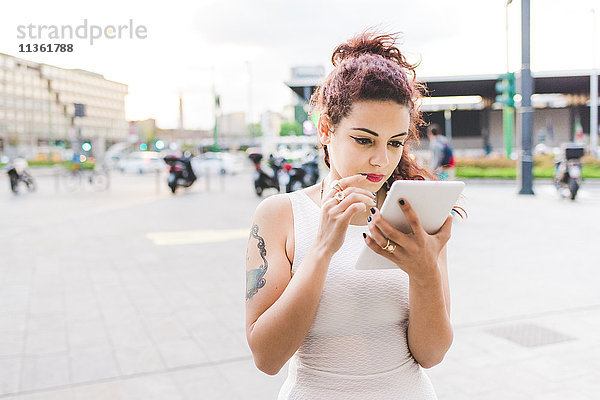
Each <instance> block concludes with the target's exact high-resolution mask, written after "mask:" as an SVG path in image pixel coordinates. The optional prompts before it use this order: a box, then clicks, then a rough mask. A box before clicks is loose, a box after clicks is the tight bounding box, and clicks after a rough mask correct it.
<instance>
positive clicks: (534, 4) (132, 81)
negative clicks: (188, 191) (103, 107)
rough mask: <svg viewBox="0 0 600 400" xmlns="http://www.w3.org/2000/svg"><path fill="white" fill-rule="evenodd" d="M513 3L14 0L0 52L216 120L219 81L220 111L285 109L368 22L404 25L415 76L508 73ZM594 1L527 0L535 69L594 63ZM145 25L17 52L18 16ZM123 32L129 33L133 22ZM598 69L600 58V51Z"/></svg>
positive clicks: (164, 122) (138, 102)
mask: <svg viewBox="0 0 600 400" xmlns="http://www.w3.org/2000/svg"><path fill="white" fill-rule="evenodd" d="M505 2H506V1H505V0H456V1H452V2H450V1H443V0H429V1H411V2H406V1H398V0H395V1H378V0H371V1H368V2H365V1H359V0H343V1H341V0H329V1H328V0H322V1H316V0H303V1H295V2H292V1H284V0H279V1H277V0H251V1H249V0H218V1H217V0H198V1H182V0H170V1H168V2H157V3H151V2H148V1H137V0H136V1H127V2H125V1H123V0H120V1H117V0H103V1H101V2H94V3H92V2H83V1H80V0H79V1H72V0H54V1H41V0H30V1H23V2H17V1H10V7H3V8H4V9H3V12H2V14H0V52H2V53H6V54H10V55H13V56H17V57H20V58H25V59H28V60H32V61H35V62H42V63H46V64H51V65H55V66H58V67H62V68H79V69H85V70H89V71H93V72H96V73H99V74H102V75H104V77H105V78H107V79H110V80H114V81H118V82H122V83H125V84H127V85H128V86H129V94H128V95H127V98H126V116H127V118H128V119H132V120H137V119H146V118H155V119H156V120H157V124H158V126H160V127H161V128H175V127H177V125H178V118H179V117H178V114H179V111H178V98H179V96H180V95H181V96H182V98H183V102H184V127H185V128H187V129H209V128H211V127H212V124H213V108H212V91H213V87H214V88H215V90H216V92H217V93H219V95H220V98H221V107H222V112H224V113H229V112H247V113H248V112H249V115H250V118H249V120H250V121H254V122H258V120H259V118H260V117H259V116H260V114H261V113H262V112H264V111H267V110H270V111H275V112H280V111H282V110H283V109H284V108H285V107H286V106H288V105H290V104H291V103H292V92H291V90H290V89H289V88H288V87H287V86H285V84H284V82H285V81H286V80H288V79H289V78H290V73H291V71H290V69H291V67H292V66H300V65H322V66H324V67H325V68H326V71H327V72H329V71H330V70H331V69H332V66H331V61H330V59H331V53H332V51H333V49H334V48H335V47H336V46H337V45H338V44H340V43H342V42H344V41H345V40H347V39H349V38H350V37H352V36H353V35H355V34H357V33H360V32H361V31H363V30H365V29H366V28H369V27H376V28H378V29H379V30H381V31H383V32H399V33H400V41H399V47H400V49H401V51H402V52H403V53H404V54H405V55H406V57H407V58H408V60H409V61H411V62H419V61H420V63H421V64H420V66H419V68H418V69H417V76H418V77H419V76H422V77H431V76H453V75H484V74H495V73H502V72H504V71H505V70H506V47H505V46H506V31H505ZM593 6H594V2H593V1H591V0H571V1H569V2H564V1H558V0H531V69H532V70H533V71H557V70H580V69H590V68H593V65H594V56H593V54H592V51H591V49H592V45H591V43H592V37H593V36H594V35H593V22H594V21H595V24H596V26H597V28H596V35H595V37H596V48H597V47H599V45H598V44H600V40H598V39H597V38H599V37H600V28H598V25H600V24H598V22H600V5H595V8H596V11H595V13H594V12H592V8H593ZM520 8H521V2H520V0H514V1H513V2H512V4H511V5H510V6H509V7H508V10H509V11H508V23H509V35H508V42H509V48H510V50H509V69H510V70H512V71H517V70H518V69H519V68H520V62H521V61H520V55H521V50H520V40H521V36H520V24H521V20H520ZM85 19H87V21H88V26H89V25H97V26H100V27H102V28H105V27H106V26H108V25H125V24H129V21H130V20H132V21H133V26H134V27H137V26H143V27H144V28H145V29H146V32H147V35H146V37H145V38H133V39H131V38H129V36H127V37H123V38H121V39H106V38H103V39H98V40H97V41H95V42H94V43H93V44H90V43H89V42H90V40H89V38H88V39H78V38H75V39H65V40H58V39H52V40H50V39H48V40H45V42H49V43H72V44H73V45H74V48H73V52H72V53H19V45H20V44H28V43H31V44H32V43H42V42H43V41H40V40H36V39H31V38H28V37H26V38H18V30H17V27H18V26H19V25H24V26H28V25H29V24H34V25H57V26H60V25H70V26H73V27H74V28H75V27H77V26H80V25H82V24H83V23H84V20H85ZM125 33H127V31H125ZM596 66H597V67H600V55H596Z"/></svg>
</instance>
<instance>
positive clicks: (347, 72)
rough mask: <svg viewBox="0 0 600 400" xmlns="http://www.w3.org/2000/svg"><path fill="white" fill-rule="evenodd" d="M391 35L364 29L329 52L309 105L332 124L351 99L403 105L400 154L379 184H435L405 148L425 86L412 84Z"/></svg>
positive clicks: (411, 69) (413, 138) (414, 133)
mask: <svg viewBox="0 0 600 400" xmlns="http://www.w3.org/2000/svg"><path fill="white" fill-rule="evenodd" d="M396 37H397V34H381V35H377V34H376V33H375V32H371V31H365V32H363V33H361V34H359V35H357V36H355V37H353V38H351V39H350V40H348V41H347V42H346V43H343V44H341V45H339V46H337V47H336V48H335V50H334V51H333V55H332V57H331V62H332V63H333V66H334V67H335V68H334V69H333V71H331V73H330V74H329V75H328V76H327V77H326V78H325V80H324V81H323V84H321V85H320V86H318V87H317V89H316V90H315V92H314V93H313V95H312V98H311V100H310V104H311V106H312V107H313V111H315V112H319V113H320V114H321V115H324V116H326V117H327V118H328V119H329V120H330V121H331V123H332V124H333V125H334V126H335V125H337V124H338V123H339V122H340V121H341V120H342V118H344V117H346V116H348V114H350V111H351V109H352V105H353V104H354V103H355V102H357V101H365V100H366V101H368V100H376V101H394V102H396V103H398V104H400V105H403V106H406V107H407V108H408V110H409V113H410V124H409V129H408V135H407V138H406V142H405V146H404V153H403V154H402V158H400V162H399V163H398V166H397V167H396V169H395V170H394V172H393V173H392V175H391V176H390V177H389V179H388V180H387V182H386V183H385V184H384V187H385V190H389V188H390V187H391V185H392V183H393V182H394V181H395V180H398V179H404V180H425V179H431V180H436V178H435V177H433V175H431V174H430V173H429V172H428V171H426V170H425V169H423V168H421V167H420V166H419V165H418V164H417V163H416V161H415V160H414V157H412V156H411V154H410V148H411V144H413V143H414V144H418V143H419V131H418V128H419V126H421V125H424V121H423V119H422V117H421V112H420V110H419V105H420V103H419V100H420V99H421V98H422V97H423V96H424V94H425V92H426V89H425V85H424V84H422V83H421V82H417V80H416V73H415V69H416V67H417V66H418V64H414V65H413V64H410V63H408V62H407V61H406V58H405V57H404V55H403V54H402V53H401V52H400V50H399V49H398V48H397V47H396ZM323 150H324V152H325V164H326V165H327V167H330V165H329V153H328V152H327V146H326V145H324V146H323Z"/></svg>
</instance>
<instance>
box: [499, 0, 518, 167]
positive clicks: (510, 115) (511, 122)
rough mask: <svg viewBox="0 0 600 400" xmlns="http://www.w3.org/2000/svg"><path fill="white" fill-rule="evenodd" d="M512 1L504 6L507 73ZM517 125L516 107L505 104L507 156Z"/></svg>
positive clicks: (503, 118) (507, 67) (503, 124)
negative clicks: (509, 8)
mask: <svg viewBox="0 0 600 400" xmlns="http://www.w3.org/2000/svg"><path fill="white" fill-rule="evenodd" d="M511 3H512V0H506V4H505V6H504V10H505V18H504V28H505V30H506V35H505V36H506V73H507V74H508V73H510V63H509V51H508V49H509V46H508V6H509V5H510V4H511ZM514 127H515V109H514V108H513V107H509V106H508V105H505V106H504V107H502V129H503V133H504V151H505V152H506V158H510V157H511V155H512V146H513V136H514V131H515V130H514Z"/></svg>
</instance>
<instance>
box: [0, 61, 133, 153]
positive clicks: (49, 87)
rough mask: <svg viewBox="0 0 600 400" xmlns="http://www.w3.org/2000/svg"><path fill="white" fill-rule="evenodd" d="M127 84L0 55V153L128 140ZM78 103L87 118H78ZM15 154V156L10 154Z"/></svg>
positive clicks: (92, 74)
mask: <svg viewBox="0 0 600 400" xmlns="http://www.w3.org/2000/svg"><path fill="white" fill-rule="evenodd" d="M127 92H128V88H127V85H125V84H123V83H119V82H113V81H110V80H107V79H105V78H104V77H103V76H102V75H99V74H96V73H93V72H89V71H83V70H78V69H64V68H59V67H55V66H52V65H47V64H39V63H35V62H31V61H27V60H24V59H20V58H17V57H13V56H10V55H7V54H2V53H0V152H3V153H7V154H8V153H10V152H11V150H12V152H13V153H19V154H21V155H27V156H32V155H35V153H36V152H37V151H38V150H39V149H40V148H53V147H54V146H58V147H65V146H66V147H68V146H70V145H73V146H77V145H80V143H81V142H82V141H95V142H100V143H105V144H107V145H108V144H111V143H115V142H118V141H125V140H127V137H128V123H127V120H126V118H125V96H126V95H127ZM75 104H83V111H84V116H77V117H75ZM9 155H10V154H9Z"/></svg>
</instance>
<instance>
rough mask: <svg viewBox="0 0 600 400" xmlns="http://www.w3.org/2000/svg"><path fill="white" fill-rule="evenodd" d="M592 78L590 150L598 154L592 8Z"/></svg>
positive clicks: (597, 155) (594, 30)
mask: <svg viewBox="0 0 600 400" xmlns="http://www.w3.org/2000/svg"><path fill="white" fill-rule="evenodd" d="M592 52H593V55H592V57H593V60H592V76H591V77H590V150H591V153H592V155H593V156H594V157H596V158H599V157H600V154H598V70H597V69H596V10H595V9H593V8H592Z"/></svg>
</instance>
